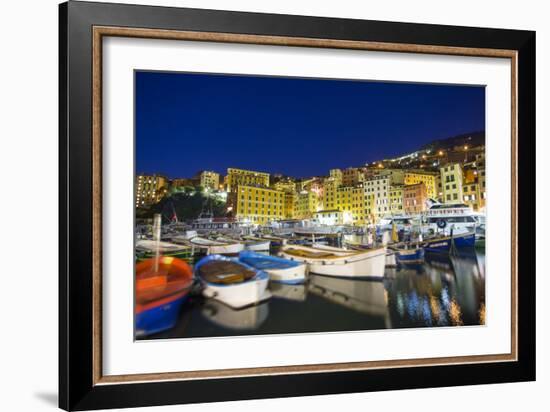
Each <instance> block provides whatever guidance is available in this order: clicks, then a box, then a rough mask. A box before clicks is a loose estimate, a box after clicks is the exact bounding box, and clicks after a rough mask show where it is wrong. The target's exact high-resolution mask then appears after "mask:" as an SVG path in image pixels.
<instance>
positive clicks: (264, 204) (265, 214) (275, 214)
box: [233, 185, 285, 225]
mask: <svg viewBox="0 0 550 412" xmlns="http://www.w3.org/2000/svg"><path fill="white" fill-rule="evenodd" d="M233 195H234V196H235V195H236V196H237V198H236V199H235V202H234V204H235V205H236V206H235V217H236V218H237V219H239V220H249V221H250V222H251V223H254V224H258V225H263V224H266V223H268V222H271V221H272V220H281V219H284V218H285V193H284V192H282V191H280V190H274V189H269V188H266V187H256V186H246V185H239V186H238V187H237V190H236V191H234V192H233Z"/></svg>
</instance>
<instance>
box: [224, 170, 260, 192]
mask: <svg viewBox="0 0 550 412" xmlns="http://www.w3.org/2000/svg"><path fill="white" fill-rule="evenodd" d="M225 181H226V185H227V191H228V192H232V191H235V190H236V188H237V187H238V186H258V187H269V173H263V172H255V171H252V170H244V169H236V168H228V169H227V176H226V179H225Z"/></svg>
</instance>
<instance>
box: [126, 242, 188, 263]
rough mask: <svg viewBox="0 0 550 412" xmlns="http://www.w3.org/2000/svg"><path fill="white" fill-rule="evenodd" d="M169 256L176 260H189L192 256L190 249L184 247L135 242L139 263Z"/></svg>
mask: <svg viewBox="0 0 550 412" xmlns="http://www.w3.org/2000/svg"><path fill="white" fill-rule="evenodd" d="M157 250H158V252H159V255H162V256H171V257H175V258H178V259H189V258H190V257H191V256H192V249H191V247H189V246H186V245H178V244H175V243H170V242H163V241H156V240H149V239H139V240H138V241H136V257H137V261H138V262H140V261H142V260H145V259H149V258H152V257H154V256H155V255H156V253H157Z"/></svg>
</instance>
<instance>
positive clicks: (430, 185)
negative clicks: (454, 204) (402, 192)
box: [403, 170, 438, 199]
mask: <svg viewBox="0 0 550 412" xmlns="http://www.w3.org/2000/svg"><path fill="white" fill-rule="evenodd" d="M436 176H437V173H430V172H423V171H416V170H415V171H406V172H405V176H404V181H403V183H404V184H405V185H416V184H418V183H424V186H425V187H426V194H427V196H428V197H429V198H432V199H437V196H438V190H437V182H436Z"/></svg>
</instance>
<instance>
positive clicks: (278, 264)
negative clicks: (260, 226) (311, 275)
mask: <svg viewBox="0 0 550 412" xmlns="http://www.w3.org/2000/svg"><path fill="white" fill-rule="evenodd" d="M239 261H241V262H244V263H246V264H247V265H249V266H252V267H253V268H255V269H258V270H263V271H265V272H267V273H268V274H269V277H270V278H271V280H272V281H273V282H280V283H287V284H300V283H304V282H305V281H306V274H307V273H306V269H307V265H306V264H305V263H301V262H295V261H292V260H289V259H283V258H280V257H276V256H269V255H262V254H260V253H255V252H252V251H244V252H241V253H239Z"/></svg>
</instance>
